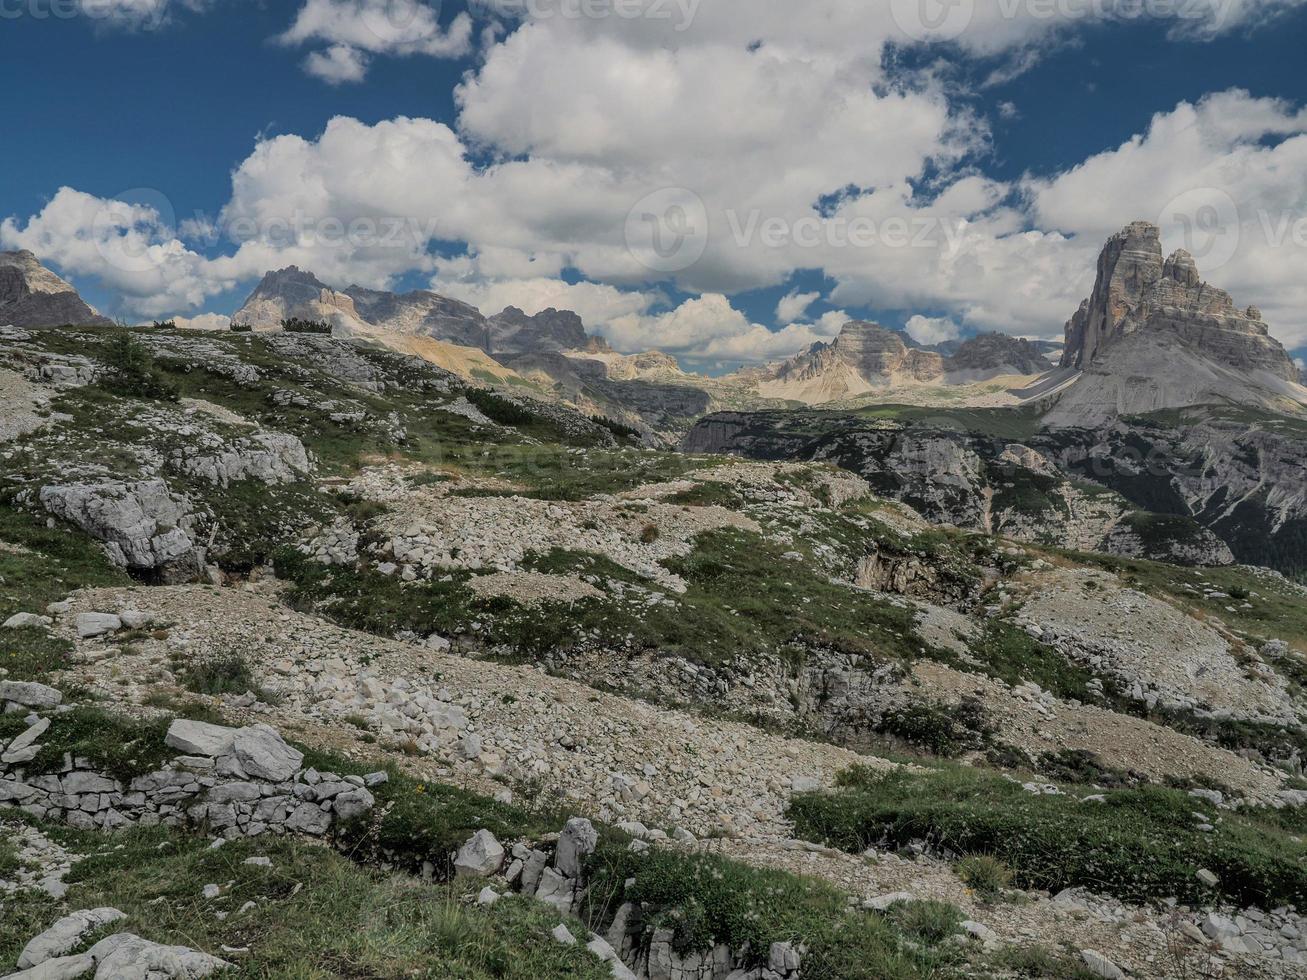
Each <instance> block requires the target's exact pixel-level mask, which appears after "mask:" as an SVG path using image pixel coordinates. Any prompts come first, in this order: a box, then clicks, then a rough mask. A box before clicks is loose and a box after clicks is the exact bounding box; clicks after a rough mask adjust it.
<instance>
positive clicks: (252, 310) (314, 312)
mask: <svg viewBox="0 0 1307 980" xmlns="http://www.w3.org/2000/svg"><path fill="white" fill-rule="evenodd" d="M292 317H298V318H299V319H301V320H317V321H321V322H324V323H329V324H331V325H332V326H333V327H335V328H336V330H337V331H338V332H340V333H343V334H346V335H349V334H353V333H357V332H360V331H361V330H363V329H365V326H366V325H365V324H364V323H363V320H362V318H361V317H360V316H359V313H358V310H357V309H356V308H355V306H354V300H353V298H351V297H350V296H349V295H347V294H346V293H338V292H336V291H335V290H333V289H330V288H328V287H327V286H326V285H325V284H324V283H323V282H321V281H320V280H319V279H318V277H317V276H315V275H314V274H313V273H311V272H307V271H305V270H303V269H300V268H298V267H297V266H293V265H290V266H287V267H286V268H284V269H278V270H277V271H276V272H269V273H268V274H267V275H265V276H264V277H263V280H262V281H261V282H260V283H259V284H258V286H256V287H255V289H254V292H252V293H251V294H250V296H249V298H248V299H247V300H246V301H245V305H244V306H242V307H241V308H240V309H239V310H237V311H236V312H235V313H233V314H232V317H231V322H232V323H235V324H241V325H245V326H251V327H254V328H255V329H256V330H273V329H276V328H277V327H279V326H280V325H281V321H282V320H286V319H290V318H292Z"/></svg>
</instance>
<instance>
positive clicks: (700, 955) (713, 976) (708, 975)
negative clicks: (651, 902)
mask: <svg viewBox="0 0 1307 980" xmlns="http://www.w3.org/2000/svg"><path fill="white" fill-rule="evenodd" d="M632 826H633V827H638V829H640V830H641V831H644V833H645V834H646V835H647V834H648V831H646V830H645V829H644V828H643V827H641V826H639V825H632ZM665 836H666V835H663V837H664V838H665ZM598 845H599V833H598V831H597V830H595V827H594V825H593V824H592V823H591V822H590V821H589V820H586V819H585V818H583V817H573V818H572V819H570V820H568V821H567V825H566V826H565V827H564V828H563V830H562V831H561V833H559V834H558V837H557V840H556V841H555V842H554V847H553V851H552V853H551V852H550V851H549V850H548V849H547V848H546V847H545V846H532V845H530V844H527V843H517V844H514V845H513V846H512V847H511V848H510V849H509V850H508V851H506V850H505V849H504V847H503V845H501V844H500V843H499V841H497V840H496V839H495V837H494V835H493V834H491V833H490V832H489V831H488V830H479V831H477V832H476V833H475V834H474V835H473V836H472V837H471V838H469V839H468V841H467V842H466V843H465V844H464V845H463V846H462V848H460V849H459V851H458V853H457V855H456V856H455V859H454V868H455V871H456V873H457V874H458V875H459V876H460V877H479V878H496V879H497V880H500V881H502V882H503V883H504V884H505V885H507V887H509V888H511V889H514V890H516V891H517V892H519V893H520V894H521V895H524V896H526V897H528V898H533V899H535V900H536V901H537V902H542V903H544V904H545V905H549V906H551V907H553V908H555V909H557V910H558V912H559V914H560V915H565V916H566V915H574V914H576V913H578V912H579V911H580V910H581V906H582V902H583V901H584V898H585V894H586V884H585V859H586V858H587V857H588V856H589V855H591V854H593V853H594V852H595V849H596V848H597V847H598ZM631 849H632V850H633V851H635V852H637V853H642V852H643V851H647V850H648V844H647V843H645V842H644V841H643V840H640V839H639V838H637V839H635V840H633V841H632V842H631ZM633 883H634V882H633V881H628V882H627V887H630V886H631V885H632V884H633ZM497 898H498V893H497V892H496V891H495V890H494V889H493V888H490V887H487V888H485V889H483V890H482V892H481V895H480V896H479V897H478V899H477V901H478V902H479V903H480V904H482V905H490V904H493V903H494V902H495V900H496V899H497ZM654 911H656V910H654V909H650V908H647V907H645V906H636V905H635V904H634V903H631V902H625V903H623V904H622V905H621V906H620V907H619V908H618V909H617V912H616V914H615V916H614V918H613V921H612V923H611V925H610V926H609V928H608V929H607V930H606V932H605V934H604V935H602V936H600V935H599V934H598V933H591V934H590V938H589V941H588V942H587V943H586V948H587V949H589V950H590V951H591V952H592V953H594V955H595V956H597V957H598V958H599V959H601V960H604V961H605V962H606V963H608V964H609V968H610V970H611V972H612V975H613V977H614V978H616V980H636V978H637V977H639V978H643V980H798V978H799V976H800V971H801V968H802V958H803V953H804V949H803V947H802V946H795V945H793V944H791V943H779V942H778V943H773V944H772V945H771V948H770V949H769V950H768V951H767V957H766V965H765V966H755V965H751V964H753V963H754V962H755V961H756V959H757V957H756V956H754V955H753V951H752V950H749V949H747V948H745V949H741V950H732V949H731V948H730V947H729V946H727V945H725V944H721V943H719V944H717V945H715V946H714V947H713V948H712V949H709V950H702V951H693V952H686V953H678V952H677V951H676V949H675V946H674V940H675V933H674V931H673V930H672V929H669V928H666V927H662V926H656V925H655V924H654V923H653V913H654ZM554 939H555V940H556V941H558V942H560V943H564V944H566V945H574V944H576V942H577V940H576V938H575V937H574V936H573V935H572V934H571V932H570V930H568V929H567V927H566V926H565V925H564V924H562V923H560V924H559V925H558V927H557V928H556V929H555V930H554Z"/></svg>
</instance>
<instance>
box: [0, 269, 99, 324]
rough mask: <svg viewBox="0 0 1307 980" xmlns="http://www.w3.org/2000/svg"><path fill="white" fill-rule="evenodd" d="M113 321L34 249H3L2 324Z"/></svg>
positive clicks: (0, 276) (0, 292)
mask: <svg viewBox="0 0 1307 980" xmlns="http://www.w3.org/2000/svg"><path fill="white" fill-rule="evenodd" d="M112 322H113V321H112V320H110V319H109V318H108V317H103V316H100V314H99V313H97V312H96V311H95V309H94V308H93V307H91V306H89V305H88V304H87V303H86V302H85V301H84V300H83V299H82V297H81V296H79V295H77V290H76V289H74V288H73V287H72V285H71V284H70V283H68V282H65V281H64V280H63V279H60V278H59V277H58V276H56V275H55V274H54V273H53V272H51V271H50V270H49V269H47V268H46V267H45V266H43V265H41V263H40V262H38V261H37V259H36V256H35V255H33V254H32V253H31V252H28V251H25V250H24V251H18V252H0V323H2V324H11V325H13V326H15V327H56V326H61V325H62V324H65V323H72V324H77V325H89V324H101V325H105V326H108V325H109V324H111V323H112Z"/></svg>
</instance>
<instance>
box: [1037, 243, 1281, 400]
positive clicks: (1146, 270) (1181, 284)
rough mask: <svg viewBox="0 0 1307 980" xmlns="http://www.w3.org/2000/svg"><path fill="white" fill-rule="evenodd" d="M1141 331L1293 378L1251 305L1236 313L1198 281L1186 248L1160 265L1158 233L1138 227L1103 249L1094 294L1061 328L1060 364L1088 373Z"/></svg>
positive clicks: (1238, 365) (1230, 363) (1237, 365)
mask: <svg viewBox="0 0 1307 980" xmlns="http://www.w3.org/2000/svg"><path fill="white" fill-rule="evenodd" d="M1141 331H1147V332H1150V333H1157V334H1161V333H1165V334H1166V335H1167V338H1166V339H1167V340H1168V341H1173V342H1179V343H1181V344H1183V345H1185V346H1186V347H1188V348H1190V349H1191V350H1192V352H1193V353H1195V354H1197V355H1199V356H1201V357H1206V358H1209V359H1212V360H1215V361H1218V362H1219V363H1221V364H1222V365H1224V366H1226V367H1229V368H1234V369H1236V370H1258V371H1266V372H1269V373H1270V374H1272V375H1274V376H1275V377H1276V378H1279V379H1282V380H1285V381H1293V382H1296V381H1297V379H1298V372H1297V369H1296V368H1295V367H1294V364H1293V360H1292V359H1291V358H1290V357H1289V355H1288V353H1287V352H1286V351H1285V349H1284V348H1283V347H1282V346H1281V345H1280V343H1279V342H1278V341H1276V340H1275V339H1274V338H1272V337H1271V336H1270V329H1269V327H1268V326H1267V325H1266V324H1265V323H1264V322H1263V321H1262V318H1261V311H1260V310H1259V309H1258V308H1257V307H1255V306H1250V307H1248V308H1246V309H1245V310H1239V309H1237V308H1236V307H1235V305H1234V300H1233V298H1232V297H1231V296H1230V294H1229V293H1227V292H1226V291H1225V290H1223V289H1218V288H1217V287H1215V286H1212V285H1209V284H1208V283H1206V282H1203V279H1202V276H1201V275H1200V274H1199V271H1198V264H1197V262H1196V261H1195V259H1194V257H1193V255H1191V254H1190V253H1189V252H1187V251H1186V250H1184V249H1179V250H1177V251H1175V252H1174V253H1172V255H1171V256H1170V257H1169V258H1167V259H1165V260H1163V258H1162V241H1161V231H1160V230H1159V229H1158V227H1157V226H1156V225H1153V224H1150V223H1148V222H1143V221H1137V222H1134V223H1133V224H1131V225H1128V226H1127V227H1126V228H1125V229H1124V230H1123V231H1122V232H1120V233H1119V234H1117V235H1114V236H1112V238H1110V239H1109V240H1108V242H1107V244H1106V245H1105V246H1104V247H1103V251H1102V254H1101V255H1100V256H1099V259H1098V278H1097V281H1096V282H1095V283H1094V291H1093V293H1092V294H1091V295H1090V297H1089V298H1088V299H1087V300H1085V301H1084V303H1082V304H1081V306H1080V309H1079V310H1078V311H1076V314H1075V316H1073V317H1072V318H1071V320H1070V321H1069V322H1068V323H1067V325H1066V349H1065V352H1064V353H1063V359H1062V366H1063V367H1074V368H1078V369H1080V370H1086V369H1088V368H1089V367H1090V366H1091V365H1092V364H1094V363H1095V362H1097V361H1099V360H1100V359H1101V358H1102V357H1103V355H1104V354H1105V353H1106V352H1107V351H1108V350H1109V349H1110V348H1111V347H1113V346H1114V345H1115V344H1117V343H1119V342H1121V341H1122V340H1123V339H1124V338H1126V337H1128V336H1130V335H1132V334H1135V333H1137V332H1141Z"/></svg>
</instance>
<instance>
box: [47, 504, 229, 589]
mask: <svg viewBox="0 0 1307 980" xmlns="http://www.w3.org/2000/svg"><path fill="white" fill-rule="evenodd" d="M38 501H39V503H40V504H41V506H43V507H44V508H45V509H46V510H47V511H49V512H50V513H51V514H53V515H54V516H56V517H60V518H62V519H64V520H66V521H71V522H72V523H73V524H76V525H77V526H78V527H80V528H81V529H82V530H83V531H85V532H86V533H87V534H89V535H91V537H93V538H95V539H96V540H98V541H102V542H103V543H104V549H105V551H106V552H107V553H108V555H109V560H110V561H112V562H113V563H114V564H115V565H117V566H118V567H120V568H125V569H128V570H132V571H137V572H145V573H150V574H151V575H152V576H154V577H157V578H159V579H160V580H162V581H164V582H185V581H192V580H193V579H195V578H196V577H197V576H198V575H199V574H200V572H201V571H202V570H203V568H204V552H203V549H202V548H201V547H200V546H199V545H198V544H197V543H196V541H195V540H194V539H193V538H192V536H191V534H192V532H193V531H194V529H195V520H196V519H195V513H194V510H193V508H192V505H191V503H190V501H189V500H187V499H186V498H185V497H182V496H179V495H177V494H175V493H173V492H172V491H171V490H169V489H168V485H167V484H166V483H165V482H164V481H163V480H160V479H147V480H138V481H136V482H134V483H126V482H119V481H114V480H106V481H102V482H94V483H64V484H50V485H47V486H43V487H41V489H40V491H39V493H38Z"/></svg>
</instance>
